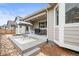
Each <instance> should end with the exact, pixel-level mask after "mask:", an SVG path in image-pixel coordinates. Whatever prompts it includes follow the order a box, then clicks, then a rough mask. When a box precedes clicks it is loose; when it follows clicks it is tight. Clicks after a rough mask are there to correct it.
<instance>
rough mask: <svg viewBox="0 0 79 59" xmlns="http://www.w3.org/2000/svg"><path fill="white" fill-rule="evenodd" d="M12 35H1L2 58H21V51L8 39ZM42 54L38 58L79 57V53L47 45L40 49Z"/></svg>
mask: <svg viewBox="0 0 79 59" xmlns="http://www.w3.org/2000/svg"><path fill="white" fill-rule="evenodd" d="M10 36H12V35H0V46H1V49H0V55H1V56H21V55H20V52H21V50H20V49H19V48H18V47H16V45H15V44H14V43H12V42H11V41H10V40H9V39H8V37H10ZM40 48H41V50H40V53H39V54H37V56H79V53H76V52H74V51H71V50H68V49H65V48H61V47H58V46H57V45H56V44H49V43H47V44H45V45H44V46H42V47H40Z"/></svg>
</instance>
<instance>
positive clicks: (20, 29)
mask: <svg viewBox="0 0 79 59" xmlns="http://www.w3.org/2000/svg"><path fill="white" fill-rule="evenodd" d="M14 22H15V23H16V34H24V33H30V26H32V24H31V23H28V22H24V21H23V18H22V17H20V16H17V17H16V18H15V20H14ZM28 29H29V30H28Z"/></svg>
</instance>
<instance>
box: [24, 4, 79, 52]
mask: <svg viewBox="0 0 79 59" xmlns="http://www.w3.org/2000/svg"><path fill="white" fill-rule="evenodd" d="M78 5H79V4H78V3H66V4H65V3H58V4H57V3H49V6H48V7H47V8H44V9H41V10H39V11H36V12H34V13H32V14H31V15H29V16H25V17H24V18H23V21H25V22H29V23H32V24H33V25H32V26H31V27H30V28H31V33H35V34H37V35H46V36H47V37H48V40H49V42H52V43H53V42H54V43H56V44H57V45H59V46H60V47H64V48H68V49H71V50H75V51H79V47H78V46H79V37H78V36H79V33H78V32H79V6H78Z"/></svg>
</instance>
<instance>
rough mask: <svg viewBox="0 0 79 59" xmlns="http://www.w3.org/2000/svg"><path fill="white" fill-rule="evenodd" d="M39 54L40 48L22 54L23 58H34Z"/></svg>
mask: <svg viewBox="0 0 79 59" xmlns="http://www.w3.org/2000/svg"><path fill="white" fill-rule="evenodd" d="M39 52H40V48H38V47H37V48H34V49H32V50H31V51H28V52H26V53H24V54H23V56H35V55H37V54H38V53H39Z"/></svg>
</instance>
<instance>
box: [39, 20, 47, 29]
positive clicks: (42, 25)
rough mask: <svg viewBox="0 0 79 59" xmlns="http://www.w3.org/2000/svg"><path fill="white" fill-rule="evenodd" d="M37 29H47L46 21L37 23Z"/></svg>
mask: <svg viewBox="0 0 79 59" xmlns="http://www.w3.org/2000/svg"><path fill="white" fill-rule="evenodd" d="M39 28H47V21H45V22H39Z"/></svg>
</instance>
